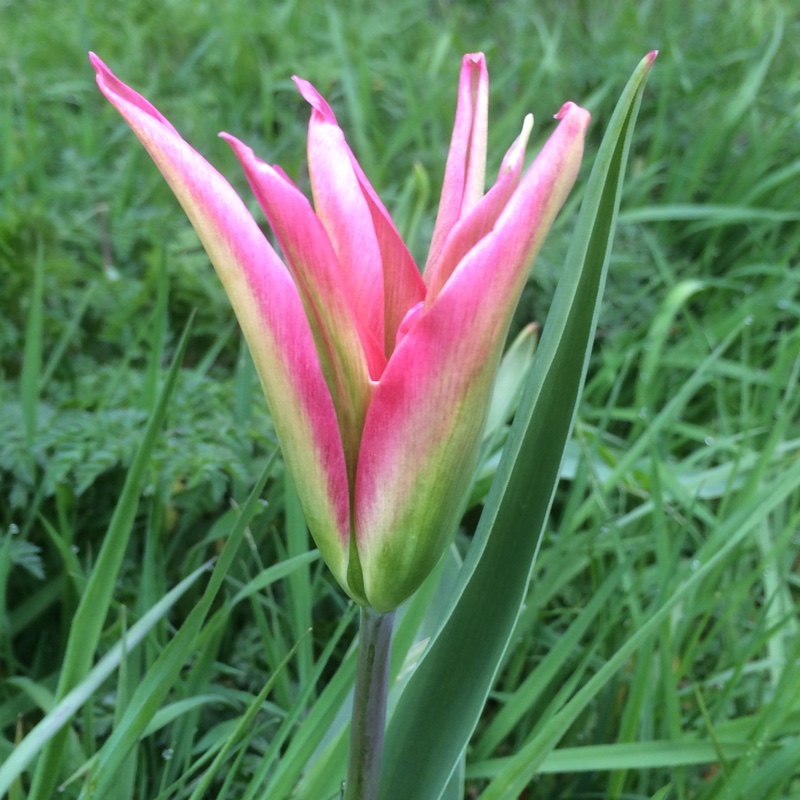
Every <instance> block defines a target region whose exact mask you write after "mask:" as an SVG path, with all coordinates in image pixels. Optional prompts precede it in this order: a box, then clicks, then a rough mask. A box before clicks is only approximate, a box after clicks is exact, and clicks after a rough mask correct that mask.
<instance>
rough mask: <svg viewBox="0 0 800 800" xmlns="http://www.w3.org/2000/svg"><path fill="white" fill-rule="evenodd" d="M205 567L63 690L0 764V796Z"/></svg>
mask: <svg viewBox="0 0 800 800" xmlns="http://www.w3.org/2000/svg"><path fill="white" fill-rule="evenodd" d="M205 571H206V567H205V566H203V567H201V568H200V569H197V570H195V571H194V572H193V573H192V574H191V575H189V576H188V577H186V578H184V579H183V580H182V581H181V582H180V583H179V584H178V585H177V586H176V587H175V588H174V589H172V590H171V591H170V592H169V593H168V594H166V595H165V596H164V597H163V598H162V599H161V600H159V602H158V603H156V604H155V605H154V606H153V607H152V608H151V609H150V610H149V611H148V612H147V613H146V614H145V615H144V616H143V617H142V618H141V619H140V620H139V621H138V622H137V623H136V624H135V625H134V626H133V627H132V628H131V629H130V630H129V631H128V632H127V634H126V635H125V638H124V640H123V641H120V642H117V644H115V645H114V646H113V647H112V648H111V650H109V651H108V653H106V655H104V656H103V658H101V659H100V661H98V662H97V664H96V665H95V666H94V667H93V668H92V669H91V670H90V671H89V674H88V675H87V676H86V677H85V678H84V679H83V680H82V681H81V682H80V683H79V684H78V685H77V686H76V687H75V688H74V689H73V690H72V691H70V692H68V693H67V695H66V696H65V697H63V698H62V699H61V700H60V701H59V702H58V703H57V704H56V705H55V706H54V707H53V709H52V710H51V711H50V712H49V713H48V714H47V715H45V717H44V718H43V719H42V721H41V722H39V723H38V724H37V725H36V727H35V728H34V729H33V730H32V731H31V732H30V733H29V734H28V735H27V736H26V737H25V738H24V739H23V740H22V742H21V743H20V744H19V746H18V747H17V748H16V749H15V750H14V752H13V753H12V754H11V756H10V757H9V758H8V759H7V760H6V761H5V762H4V763H3V764H2V766H0V797H2V796H3V794H4V793H5V792H7V791H8V789H9V787H10V786H11V784H12V782H13V781H14V779H15V778H16V777H17V776H19V775H21V774H22V772H23V770H24V769H25V767H26V766H27V765H28V764H29V763H30V762H31V761H32V760H33V759H34V758H35V757H36V755H37V753H39V752H41V750H42V748H43V747H44V746H45V744H46V743H47V742H49V741H50V740H51V739H53V737H54V736H55V735H56V734H57V733H58V732H59V731H61V730H63V729H64V728H65V726H66V725H67V723H68V722H69V720H70V719H71V718H72V717H73V715H74V714H75V713H76V712H77V711H78V709H79V708H80V707H81V706H82V705H83V704H84V703H85V702H86V701H87V700H88V699H89V698H90V697H91V696H92V694H93V693H94V692H96V691H97V689H99V688H100V686H102V684H103V682H104V681H105V680H106V678H108V676H109V675H111V673H112V672H113V671H114V670H115V669H116V668H117V667H118V666H119V664H120V661H121V659H122V657H123V654H125V653H129V652H130V651H131V650H132V649H133V648H134V647H136V645H138V644H139V643H140V642H141V641H142V639H143V638H144V637H145V635H146V634H147V633H148V632H149V631H150V630H151V629H152V628H153V626H154V625H155V624H156V623H157V622H158V621H159V620H160V619H162V618H163V617H164V615H165V614H166V613H167V612H168V611H169V610H170V608H172V606H174V605H175V603H176V602H177V601H178V600H179V599H180V597H181V596H182V595H183V594H184V593H185V592H186V590H187V589H188V588H189V587H190V586H192V584H194V582H195V581H196V580H197V579H198V578H199V577H200V576H201V575H202V574H203V573H204V572H205Z"/></svg>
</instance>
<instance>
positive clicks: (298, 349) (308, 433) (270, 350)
mask: <svg viewBox="0 0 800 800" xmlns="http://www.w3.org/2000/svg"><path fill="white" fill-rule="evenodd" d="M90 58H91V61H92V65H93V66H94V68H95V71H96V72H97V84H98V86H99V87H100V90H101V91H102V92H103V94H104V95H105V96H106V97H107V98H108V100H109V101H110V102H111V103H112V105H114V107H115V108H116V109H117V110H118V111H119V113H120V114H121V115H122V117H123V118H124V119H125V120H126V122H127V123H128V124H129V125H130V126H131V128H132V129H133V131H134V133H135V134H136V135H137V136H138V137H139V139H140V140H141V142H142V144H143V145H144V146H145V148H146V149H147V151H148V153H149V154H150V155H151V157H152V158H153V160H154V161H155V163H156V165H157V166H158V168H159V169H160V170H161V172H162V174H163V175H164V177H165V178H166V180H167V182H168V183H169V185H170V187H171V188H172V190H173V191H174V193H175V195H176V197H177V198H178V201H179V202H180V204H181V205H182V206H183V208H184V210H185V211H186V214H187V216H188V217H189V219H190V221H191V223H192V225H193V226H194V228H195V230H196V231H197V233H198V236H199V237H200V240H201V242H202V243H203V246H204V247H205V249H206V251H207V253H208V255H209V257H210V259H211V262H212V263H213V265H214V267H215V269H216V271H217V273H218V274H219V277H220V279H221V281H222V284H223V286H224V287H225V290H226V292H227V294H228V296H229V298H230V300H231V304H232V305H233V308H234V311H235V313H236V316H237V318H238V320H239V324H240V325H241V327H242V330H243V332H244V334H245V337H246V339H247V343H248V345H249V347H250V351H251V353H252V356H253V361H254V363H255V365H256V369H257V371H258V375H259V378H260V379H261V383H262V386H263V388H264V393H265V395H266V398H267V403H268V405H269V408H270V412H271V414H272V418H273V421H274V424H275V430H276V432H277V434H278V437H279V438H280V441H281V445H282V448H283V452H284V457H285V460H286V464H287V467H288V469H289V471H290V473H291V475H292V478H293V480H294V481H295V483H296V485H297V490H298V494H299V496H300V500H301V504H302V507H303V511H304V513H305V515H306V519H307V520H308V524H309V528H310V529H311V532H312V534H313V536H314V539H315V541H316V543H317V545H318V546H319V548H320V550H321V551H322V554H323V557H324V558H325V560H326V562H327V563H328V565H329V566H330V568H331V570H332V571H333V572H334V574H335V576H336V578H337V579H338V580H339V582H340V583H341V584H342V586H343V587H345V589H347V583H346V580H347V577H346V576H347V568H348V560H349V538H350V514H349V508H350V501H349V491H348V482H347V472H346V467H345V460H344V452H343V448H342V442H341V439H340V436H339V431H338V427H337V425H336V414H335V410H334V405H333V401H332V399H331V396H330V392H329V391H328V390H327V387H326V385H325V379H324V377H323V374H322V369H321V366H320V361H319V357H318V356H317V352H316V348H315V345H314V340H313V336H312V334H311V329H310V327H309V325H308V321H307V319H306V315H305V312H304V309H303V305H302V303H301V301H300V297H299V295H298V292H297V289H296V287H295V285H294V283H293V282H292V279H291V277H290V276H289V274H288V272H287V271H286V268H285V266H284V265H283V263H282V262H281V261H280V259H279V258H278V256H277V255H276V253H275V251H274V250H273V249H272V247H271V246H270V245H269V243H268V242H267V241H266V239H265V238H264V236H263V234H262V233H261V231H260V230H259V228H258V226H257V225H256V223H255V221H254V220H253V218H252V217H251V216H250V214H249V212H248V211H247V208H246V207H245V205H244V203H243V202H242V201H241V199H240V198H239V196H238V195H237V194H236V192H235V191H234V190H233V188H232V187H231V186H230V184H229V183H228V182H227V181H226V180H225V178H223V177H222V175H220V173H219V172H217V170H215V169H214V168H213V167H212V166H211V165H210V164H209V163H208V162H207V161H206V160H205V159H204V158H203V157H202V156H200V155H199V154H198V153H197V152H196V151H195V150H194V149H193V148H192V147H191V146H190V145H189V144H188V143H187V142H185V141H184V140H183V139H182V138H181V137H180V135H179V134H178V133H177V131H176V130H175V128H173V127H172V125H170V124H169V123H168V122H167V121H166V119H165V118H164V117H163V116H162V115H161V114H159V113H158V112H157V111H156V110H155V108H154V107H153V106H152V105H151V104H150V103H149V102H147V100H145V99H144V98H143V97H141V95H139V94H137V93H136V92H135V91H133V90H132V89H130V88H129V87H128V86H126V85H125V84H124V83H122V82H121V81H120V80H119V79H117V78H116V77H115V76H114V75H113V73H112V72H111V71H110V70H109V69H108V67H107V66H106V65H105V64H104V63H103V62H102V61H101V60H100V59H99V58H98V57H97V56H95V55H94V54H92V55H91V56H90ZM355 599H357V600H358V599H359V598H355Z"/></svg>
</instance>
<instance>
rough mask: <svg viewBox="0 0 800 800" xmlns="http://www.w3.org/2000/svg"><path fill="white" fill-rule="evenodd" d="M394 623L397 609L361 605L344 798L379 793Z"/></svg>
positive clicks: (370, 798) (371, 797) (359, 799)
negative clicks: (378, 610)
mask: <svg viewBox="0 0 800 800" xmlns="http://www.w3.org/2000/svg"><path fill="white" fill-rule="evenodd" d="M393 624H394V611H392V612H390V613H388V614H379V613H378V612H377V611H373V610H372V609H370V608H364V607H362V608H361V627H360V629H359V635H358V665H357V666H356V685H355V693H354V695H353V718H352V721H351V722H350V756H349V758H348V761H347V783H346V786H345V793H344V800H375V798H377V796H378V780H379V778H380V771H381V753H382V752H383V731H384V727H385V726H386V695H387V693H388V690H389V654H390V653H391V649H392V626H393Z"/></svg>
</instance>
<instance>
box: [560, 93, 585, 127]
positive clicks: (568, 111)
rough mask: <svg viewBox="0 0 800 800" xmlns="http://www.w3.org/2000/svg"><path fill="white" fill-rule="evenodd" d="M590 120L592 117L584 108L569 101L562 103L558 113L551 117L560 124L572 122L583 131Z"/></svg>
mask: <svg viewBox="0 0 800 800" xmlns="http://www.w3.org/2000/svg"><path fill="white" fill-rule="evenodd" d="M591 118H592V115H591V114H590V113H589V112H588V111H587V110H586V109H585V108H581V106H579V105H578V104H577V103H573V102H572V101H571V100H568V101H567V102H566V103H564V105H563V106H561V108H560V109H559V110H558V113H557V114H554V115H553V119H557V120H559V121H561V122H568V121H569V120H574V124H576V125H578V126H579V128H581V129H583V130H585V129H586V128H587V127H588V125H589V121H590V120H591Z"/></svg>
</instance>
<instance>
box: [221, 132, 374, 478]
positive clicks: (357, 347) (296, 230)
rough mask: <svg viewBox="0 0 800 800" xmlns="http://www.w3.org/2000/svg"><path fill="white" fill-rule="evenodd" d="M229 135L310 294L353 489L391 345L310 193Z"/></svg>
mask: <svg viewBox="0 0 800 800" xmlns="http://www.w3.org/2000/svg"><path fill="white" fill-rule="evenodd" d="M222 137H223V138H224V139H225V140H226V141H227V142H228V143H229V144H230V145H231V147H232V148H233V151H234V153H235V154H236V157H237V158H238V159H239V161H240V163H241V165H242V167H243V169H244V171H245V175H246V176H247V179H248V181H249V182H250V186H251V187H252V189H253V193H254V194H255V196H256V198H257V199H258V202H259V203H260V204H261V207H262V208H263V209H264V213H265V214H266V215H267V219H268V220H269V223H270V225H271V226H272V230H273V231H274V232H275V236H276V237H277V239H278V242H279V244H280V246H281V249H282V250H283V254H284V257H285V258H286V262H287V264H288V265H289V269H290V270H291V273H292V276H293V277H294V279H295V282H296V284H297V287H298V289H299V291H300V296H301V297H302V298H303V304H304V305H305V308H306V313H307V315H308V319H309V321H310V323H311V330H312V331H313V333H314V338H315V340H316V342H317V352H318V353H319V355H320V359H321V362H322V369H323V372H324V374H325V378H326V380H327V383H328V388H329V389H330V394H331V395H332V397H333V402H334V405H335V407H336V416H337V418H338V421H339V429H340V431H341V436H342V443H343V445H344V452H345V459H346V461H347V474H348V479H349V482H350V486H351V487H352V486H353V485H354V480H355V469H356V464H357V463H358V451H359V446H360V444H361V431H362V429H363V426H364V418H365V416H366V412H367V407H368V406H369V401H370V397H371V394H372V390H371V386H370V379H369V378H370V375H369V373H370V372H371V371H372V370H374V371H375V373H376V374H377V375H380V373H381V372H382V371H383V367H384V364H385V362H386V359H385V357H384V355H383V349H382V348H381V347H380V346H379V345H378V343H377V342H375V340H374V339H373V337H372V334H371V333H370V332H369V330H367V329H366V327H365V326H364V325H362V324H361V321H360V319H359V317H358V316H357V314H356V312H355V309H353V307H352V306H351V304H350V300H349V298H348V296H347V291H346V287H345V285H344V283H343V280H342V276H341V267H340V265H339V260H338V259H337V257H336V253H335V252H334V250H333V247H332V245H331V242H330V239H329V238H328V234H327V233H326V231H325V228H323V226H322V223H321V222H320V220H319V218H318V217H317V216H316V214H314V211H313V209H312V208H311V204H310V203H309V202H308V199H307V198H306V197H305V195H304V194H303V193H302V192H301V191H300V190H299V189H298V188H297V187H296V186H295V185H294V184H293V183H292V182H291V181H290V180H289V179H288V178H287V177H286V175H284V174H283V172H282V171H279V170H278V169H276V168H274V167H271V166H270V165H269V164H266V163H264V162H263V161H261V160H260V159H259V158H257V157H256V156H255V155H254V154H253V151H252V150H251V149H250V148H249V147H247V146H246V145H244V144H242V142H240V141H239V140H238V139H236V138H235V137H233V136H231V135H230V134H226V133H224V134H222ZM368 359H371V361H368ZM368 364H369V366H368Z"/></svg>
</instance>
